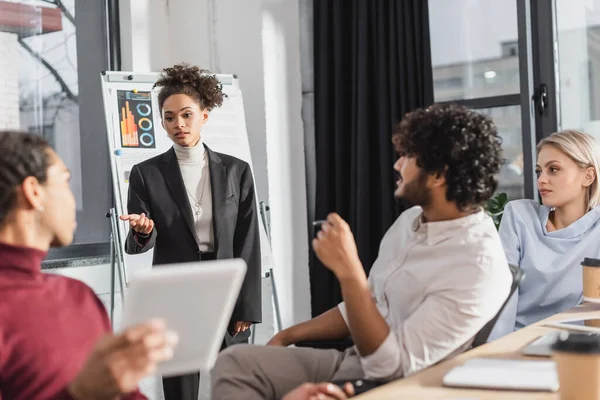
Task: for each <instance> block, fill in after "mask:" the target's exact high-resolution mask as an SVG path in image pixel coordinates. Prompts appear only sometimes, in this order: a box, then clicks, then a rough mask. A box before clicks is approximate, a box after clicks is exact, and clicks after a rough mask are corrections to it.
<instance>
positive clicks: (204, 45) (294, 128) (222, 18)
mask: <svg viewBox="0 0 600 400" xmlns="http://www.w3.org/2000/svg"><path fill="white" fill-rule="evenodd" d="M120 9H121V40H122V44H121V47H122V59H123V69H124V70H133V71H136V72H143V71H158V70H160V69H161V68H163V67H165V66H168V65H172V64H174V63H177V62H182V61H187V62H190V63H192V64H196V65H199V66H201V67H205V68H208V69H210V70H212V71H214V72H220V73H234V74H237V76H238V78H239V79H240V85H241V88H242V91H243V95H244V108H245V113H246V123H247V130H248V136H249V140H250V149H251V153H252V160H253V164H254V165H253V167H254V173H255V181H256V186H257V192H258V196H259V200H260V201H265V202H267V203H268V204H269V205H270V207H271V221H272V222H271V233H272V237H273V243H272V245H273V256H274V263H275V268H276V270H275V277H276V280H277V284H278V289H279V295H280V304H281V308H282V317H283V324H284V326H287V325H290V324H292V323H294V322H298V321H301V320H304V319H307V318H309V317H310V296H309V283H308V243H307V240H306V238H307V228H306V189H305V186H306V185H305V172H304V171H305V165H304V143H303V130H302V120H301V107H302V97H301V86H300V49H299V33H298V17H299V11H298V2H297V0H168V1H166V0H122V1H121V2H120Z"/></svg>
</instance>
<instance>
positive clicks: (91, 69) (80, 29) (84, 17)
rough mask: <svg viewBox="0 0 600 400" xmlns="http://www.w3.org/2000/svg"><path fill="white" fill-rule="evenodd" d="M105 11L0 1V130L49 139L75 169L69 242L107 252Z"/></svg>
mask: <svg viewBox="0 0 600 400" xmlns="http://www.w3.org/2000/svg"><path fill="white" fill-rule="evenodd" d="M107 1H108V0H107ZM111 3H112V2H111ZM106 8H107V2H105V1H103V0H77V2H75V0H45V1H41V0H40V1H35V0H20V1H15V0H10V1H9V0H0V55H1V57H0V88H1V90H2V96H0V103H1V104H0V129H18V130H22V131H27V132H32V133H37V134H39V135H41V136H43V137H44V138H46V140H47V141H48V142H49V144H50V145H51V146H52V147H53V148H54V149H55V151H56V152H57V153H58V154H59V155H60V156H61V157H62V159H63V160H64V161H65V163H66V165H67V166H68V167H69V168H70V170H71V171H72V190H73V193H74V195H75V198H76V201H77V222H78V229H77V231H76V234H75V242H74V244H75V245H88V246H89V245H98V244H101V245H102V247H103V248H104V249H106V250H107V249H108V247H107V245H106V243H107V242H108V233H109V232H108V226H109V225H108V220H107V219H106V218H105V217H104V214H105V213H106V211H108V208H109V207H110V204H111V203H112V201H111V198H112V192H111V189H110V187H111V186H110V174H109V164H108V156H107V155H106V152H105V151H103V150H104V149H107V148H108V147H107V145H106V134H105V129H104V112H103V107H102V95H101V92H100V78H99V76H100V72H101V71H102V70H106V69H108V65H109V63H108V57H109V55H108V54H107V53H108V51H107V50H108V46H107V43H108V38H107V32H106V24H107V20H106V15H107V14H106ZM74 247H77V246H74ZM84 247H85V246H84ZM72 250H73V249H70V251H72ZM106 252H107V251H106ZM85 255H87V254H85Z"/></svg>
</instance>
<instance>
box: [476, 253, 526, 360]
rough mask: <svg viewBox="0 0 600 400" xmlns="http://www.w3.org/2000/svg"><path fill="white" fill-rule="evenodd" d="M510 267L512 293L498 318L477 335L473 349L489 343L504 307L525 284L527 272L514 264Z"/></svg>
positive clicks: (497, 315) (502, 308) (504, 305)
mask: <svg viewBox="0 0 600 400" xmlns="http://www.w3.org/2000/svg"><path fill="white" fill-rule="evenodd" d="M508 267H509V268H510V273H511V274H512V284H511V285H510V292H509V293H508V298H507V299H506V300H505V301H504V304H502V307H500V310H499V311H498V313H497V314H496V316H495V317H494V318H492V319H491V320H490V321H489V322H488V323H487V324H485V325H484V326H483V328H481V330H480V331H479V332H478V333H477V335H475V338H474V339H473V344H472V345H471V346H472V347H473V348H475V347H477V346H481V345H482V344H485V343H486V342H487V340H488V337H489V336H490V333H491V332H492V329H493V328H494V325H496V321H498V318H500V314H502V311H503V310H504V307H506V304H507V303H508V301H509V300H510V298H511V297H512V295H513V293H515V291H516V290H517V289H518V288H519V286H520V285H521V283H522V282H523V279H525V272H524V271H523V270H522V269H521V268H519V267H517V266H516V265H512V264H509V265H508Z"/></svg>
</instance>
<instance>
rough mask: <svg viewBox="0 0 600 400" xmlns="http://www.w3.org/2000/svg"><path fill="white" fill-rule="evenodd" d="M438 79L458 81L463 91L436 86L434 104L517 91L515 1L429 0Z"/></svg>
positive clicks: (434, 64) (433, 60)
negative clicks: (513, 75)
mask: <svg viewBox="0 0 600 400" xmlns="http://www.w3.org/2000/svg"><path fill="white" fill-rule="evenodd" d="M429 19H430V30H431V32H430V33H431V35H430V36H431V59H432V67H433V79H434V81H441V80H451V79H460V82H461V89H462V90H458V91H457V90H456V88H454V87H452V88H448V87H444V86H442V85H435V87H434V98H435V101H437V102H440V101H449V100H463V99H472V98H480V97H490V96H500V95H507V94H513V93H519V80H518V79H516V80H512V81H510V80H506V79H499V78H500V77H501V76H503V75H505V74H506V72H507V71H510V70H512V71H514V70H517V71H518V67H519V56H518V29H517V3H516V1H506V0H488V1H480V0H452V1H448V0H429Z"/></svg>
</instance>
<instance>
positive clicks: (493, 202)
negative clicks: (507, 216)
mask: <svg viewBox="0 0 600 400" xmlns="http://www.w3.org/2000/svg"><path fill="white" fill-rule="evenodd" d="M506 203H508V196H507V194H506V193H497V194H496V195H495V196H494V197H492V198H491V199H489V200H488V201H487V203H486V205H485V207H484V208H485V210H486V211H487V213H488V214H489V215H490V217H492V219H493V220H494V224H495V225H496V229H498V228H499V227H500V221H501V220H502V214H503V213H504V206H506Z"/></svg>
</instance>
